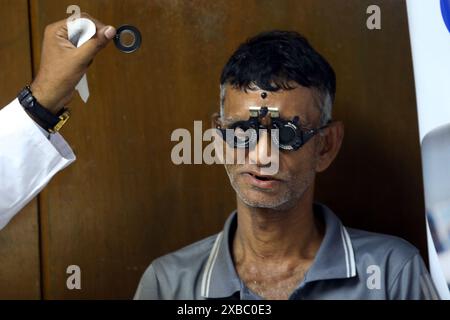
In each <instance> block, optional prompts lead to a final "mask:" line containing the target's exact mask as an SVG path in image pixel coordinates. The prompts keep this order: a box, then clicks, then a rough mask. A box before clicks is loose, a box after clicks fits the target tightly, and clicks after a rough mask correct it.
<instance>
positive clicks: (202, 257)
mask: <svg viewBox="0 0 450 320" xmlns="http://www.w3.org/2000/svg"><path fill="white" fill-rule="evenodd" d="M314 213H315V214H316V215H321V216H322V219H323V221H324V222H325V226H326V227H325V235H324V238H323V241H322V243H321V245H320V248H319V250H318V252H317V254H316V257H315V259H314V261H313V263H312V265H311V267H310V269H309V270H308V271H307V272H306V274H305V276H304V279H303V280H302V281H301V282H300V283H299V284H298V286H297V288H296V289H295V290H294V291H293V292H292V294H291V296H290V298H289V299H438V298H439V296H438V294H437V292H436V290H435V288H434V285H433V283H432V281H431V278H430V276H429V273H428V271H427V269H426V267H425V264H424V262H423V260H422V258H421V257H420V254H419V252H418V250H417V249H416V248H415V247H414V246H412V245H411V244H409V243H408V242H406V241H405V240H402V239H400V238H397V237H394V236H388V235H382V234H377V233H371V232H366V231H362V230H357V229H351V228H347V227H344V226H343V225H342V223H341V221H340V220H339V219H338V218H337V216H336V215H335V214H334V213H333V212H332V211H331V210H330V209H329V208H327V207H326V206H324V205H322V204H315V205H314ZM236 226H237V213H236V212H233V213H232V214H231V215H230V217H229V218H228V219H227V221H226V223H225V227H224V229H223V231H222V232H220V233H218V234H216V235H214V236H211V237H208V238H206V239H204V240H201V241H199V242H196V243H194V244H191V245H189V246H187V247H185V248H183V249H180V250H178V251H175V252H173V253H170V254H168V255H165V256H163V257H160V258H158V259H156V260H154V261H153V262H152V263H151V265H150V266H149V267H148V269H147V270H146V271H145V273H144V275H143V276H142V279H141V281H140V283H139V286H138V289H137V292H136V294H135V299H189V300H190V299H243V300H244V299H245V300H255V299H261V297H259V296H258V295H257V294H255V293H253V292H252V291H251V290H249V289H248V288H247V287H246V286H245V284H244V283H243V281H242V280H241V279H240V278H239V276H238V275H237V272H236V270H235V268H234V265H233V260H232V256H231V252H230V243H231V240H232V238H233V235H234V232H235V230H236Z"/></svg>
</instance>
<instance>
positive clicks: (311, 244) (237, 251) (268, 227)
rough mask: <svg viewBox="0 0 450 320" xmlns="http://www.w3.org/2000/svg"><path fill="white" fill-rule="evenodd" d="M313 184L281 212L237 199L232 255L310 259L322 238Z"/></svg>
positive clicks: (249, 258)
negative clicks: (315, 208) (314, 202)
mask: <svg viewBox="0 0 450 320" xmlns="http://www.w3.org/2000/svg"><path fill="white" fill-rule="evenodd" d="M312 190H313V187H312V186H311V188H310V189H308V190H307V191H306V192H305V193H304V195H303V197H302V198H301V199H300V201H299V202H298V203H297V204H296V205H295V206H294V207H293V208H290V209H287V210H284V211H279V210H275V209H266V208H254V207H249V206H247V205H246V204H245V203H243V202H242V201H240V199H238V202H237V210H238V225H237V229H236V234H235V237H234V241H233V255H234V257H235V259H236V260H239V261H241V262H243V261H255V262H256V261H261V262H262V261H264V262H266V263H267V262H269V261H270V262H277V261H286V260H290V261H293V260H294V261H295V260H305V259H306V260H310V259H313V258H314V256H315V254H316V252H317V250H318V248H319V247H320V243H321V241H322V232H321V230H320V227H319V226H318V223H317V221H316V220H315V218H314V212H313V192H312Z"/></svg>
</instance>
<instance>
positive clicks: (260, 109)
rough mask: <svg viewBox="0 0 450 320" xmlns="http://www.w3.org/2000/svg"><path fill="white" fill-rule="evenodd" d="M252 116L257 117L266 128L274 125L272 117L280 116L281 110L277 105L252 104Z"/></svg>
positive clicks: (250, 109) (250, 108)
mask: <svg viewBox="0 0 450 320" xmlns="http://www.w3.org/2000/svg"><path fill="white" fill-rule="evenodd" d="M249 111H250V117H252V118H257V119H258V122H259V124H260V125H262V126H263V127H266V128H270V127H271V126H272V118H279V117H280V112H279V110H278V108H277V107H269V106H251V107H249Z"/></svg>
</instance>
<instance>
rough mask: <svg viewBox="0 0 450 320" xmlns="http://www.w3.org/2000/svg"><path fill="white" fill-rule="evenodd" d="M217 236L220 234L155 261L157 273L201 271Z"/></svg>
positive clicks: (154, 265)
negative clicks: (185, 270)
mask: <svg viewBox="0 0 450 320" xmlns="http://www.w3.org/2000/svg"><path fill="white" fill-rule="evenodd" d="M217 236H218V234H215V235H212V236H209V237H207V238H204V239H202V240H199V241H197V242H194V243H192V244H190V245H188V246H185V247H183V248H181V249H179V250H176V251H174V252H171V253H169V254H166V255H164V256H161V257H159V258H157V259H155V260H154V261H153V263H152V265H153V267H154V268H155V271H156V272H158V271H160V272H162V271H163V270H165V272H171V271H173V272H176V271H180V270H183V269H189V270H198V269H201V268H202V266H203V264H204V263H205V262H206V260H207V259H208V257H209V254H210V252H211V249H212V247H213V245H214V242H215V240H216V239H217Z"/></svg>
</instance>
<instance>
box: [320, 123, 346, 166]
mask: <svg viewBox="0 0 450 320" xmlns="http://www.w3.org/2000/svg"><path fill="white" fill-rule="evenodd" d="M319 138H321V139H322V141H321V143H320V144H319V150H318V161H317V165H316V172H322V171H325V170H326V169H327V168H328V167H329V166H330V165H331V163H332V162H333V160H334V159H335V158H336V156H337V154H338V152H339V150H340V149H341V145H342V140H343V139H344V124H343V123H342V122H341V121H334V122H332V123H330V124H329V125H328V127H327V128H325V129H323V130H322V136H320V137H319Z"/></svg>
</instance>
